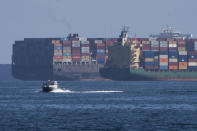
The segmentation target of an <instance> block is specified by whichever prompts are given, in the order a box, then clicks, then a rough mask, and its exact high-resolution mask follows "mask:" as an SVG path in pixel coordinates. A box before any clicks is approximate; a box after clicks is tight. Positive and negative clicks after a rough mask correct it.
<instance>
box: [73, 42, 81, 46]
mask: <svg viewBox="0 0 197 131" xmlns="http://www.w3.org/2000/svg"><path fill="white" fill-rule="evenodd" d="M72 47H80V41H72Z"/></svg>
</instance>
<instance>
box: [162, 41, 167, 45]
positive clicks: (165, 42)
mask: <svg viewBox="0 0 197 131" xmlns="http://www.w3.org/2000/svg"><path fill="white" fill-rule="evenodd" d="M160 44H165V45H166V44H168V41H160Z"/></svg>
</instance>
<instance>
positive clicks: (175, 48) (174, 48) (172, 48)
mask: <svg viewBox="0 0 197 131" xmlns="http://www.w3.org/2000/svg"><path fill="white" fill-rule="evenodd" d="M169 50H177V47H169Z"/></svg>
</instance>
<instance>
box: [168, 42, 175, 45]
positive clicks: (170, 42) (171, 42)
mask: <svg viewBox="0 0 197 131" xmlns="http://www.w3.org/2000/svg"><path fill="white" fill-rule="evenodd" d="M169 44H172V45H173V44H177V42H176V41H169Z"/></svg>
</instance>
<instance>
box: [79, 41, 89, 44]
mask: <svg viewBox="0 0 197 131" xmlns="http://www.w3.org/2000/svg"><path fill="white" fill-rule="evenodd" d="M81 44H90V42H89V41H81Z"/></svg>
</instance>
